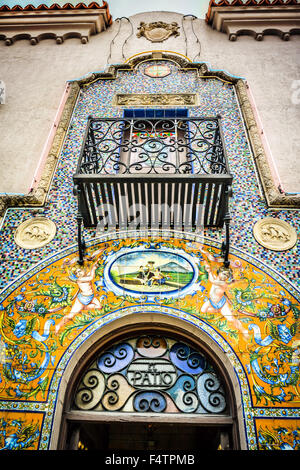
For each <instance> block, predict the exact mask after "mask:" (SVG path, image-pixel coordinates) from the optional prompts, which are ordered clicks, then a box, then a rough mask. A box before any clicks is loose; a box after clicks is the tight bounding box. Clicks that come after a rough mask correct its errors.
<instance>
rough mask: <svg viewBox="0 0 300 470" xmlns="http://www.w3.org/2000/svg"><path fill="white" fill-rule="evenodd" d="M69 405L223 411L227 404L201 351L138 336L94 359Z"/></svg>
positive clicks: (171, 342)
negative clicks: (71, 403) (116, 359)
mask: <svg viewBox="0 0 300 470" xmlns="http://www.w3.org/2000/svg"><path fill="white" fill-rule="evenodd" d="M112 357H119V358H120V360H121V362H120V361H115V360H111V358H112ZM108 358H109V360H107V359H108ZM104 364H105V365H104ZM73 407H74V408H75V409H80V410H85V411H88V410H96V411H112V412H115V411H118V412H121V411H127V412H137V413H139V412H144V413H145V412H152V413H164V412H166V413H180V412H181V413H198V414H209V413H214V414H220V413H226V409H227V404H226V396H225V392H224V389H223V386H222V383H221V379H220V377H218V376H217V374H216V372H215V371H214V368H213V367H212V365H211V364H210V363H209V361H208V360H207V358H206V357H204V356H203V354H202V353H200V352H199V351H196V350H194V349H193V348H191V347H190V346H188V345H187V344H185V343H182V342H178V341H176V340H174V339H171V338H165V337H159V336H152V335H143V336H141V337H139V338H133V339H130V340H128V341H126V342H123V343H119V344H117V345H115V346H113V347H112V348H110V349H109V350H108V351H105V352H103V353H102V354H101V355H100V356H98V357H97V358H96V359H95V360H94V362H93V363H92V364H91V367H90V368H89V369H88V371H86V372H85V373H84V374H83V376H82V378H81V380H80V383H79V386H78V388H77V391H76V393H75V397H74V404H73Z"/></svg>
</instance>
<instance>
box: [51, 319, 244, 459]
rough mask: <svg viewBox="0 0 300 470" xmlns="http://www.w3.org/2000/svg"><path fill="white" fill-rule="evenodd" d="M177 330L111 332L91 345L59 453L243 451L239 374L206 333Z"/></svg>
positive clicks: (70, 396)
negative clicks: (236, 379) (226, 364)
mask: <svg viewBox="0 0 300 470" xmlns="http://www.w3.org/2000/svg"><path fill="white" fill-rule="evenodd" d="M141 315H142V314H141ZM157 316H158V317H160V315H159V314H157ZM168 323H170V320H169V321H168ZM179 323H180V322H179ZM123 324H124V323H123ZM154 325H155V326H154ZM173 326H174V327H173V328H170V326H166V325H163V324H161V325H159V323H157V322H155V323H153V322H151V323H149V322H147V323H144V322H143V323H141V324H140V325H139V324H138V323H137V324H133V325H131V326H130V325H127V328H126V326H123V328H115V329H112V328H110V330H111V331H110V334H108V335H105V336H103V337H102V340H100V341H99V342H98V343H97V345H94V346H93V347H91V348H89V350H88V351H87V352H86V354H85V355H84V357H82V358H81V360H80V361H79V363H78V364H77V367H75V370H74V372H73V374H72V376H71V378H70V381H69V383H68V386H67V387H66V394H65V400H64V412H63V414H62V425H61V430H60V437H59V443H58V448H60V449H73V450H75V449H88V450H104V451H117V450H130V451H134V450H154V451H156V450H169V451H172V450H177V451H188V450H189V451H191V450H217V449H239V448H242V447H243V445H242V444H241V439H240V429H239V427H240V426H239V423H238V417H237V409H238V408H239V406H237V402H236V393H235V391H236V390H237V389H238V387H237V384H233V383H232V377H233V375H234V374H232V373H231V372H232V371H231V372H230V371H228V370H227V367H224V363H223V361H222V358H221V357H220V354H216V353H217V351H215V352H214V351H213V350H212V349H213V348H211V346H212V345H208V343H206V342H205V341H203V338H201V334H199V333H200V332H198V334H197V332H196V334H195V332H194V333H193V334H190V333H189V331H187V330H184V329H182V328H179V329H178V328H177V327H176V322H175V323H174V325H173ZM126 330H127V331H126ZM242 440H243V439H242Z"/></svg>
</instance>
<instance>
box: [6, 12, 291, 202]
mask: <svg viewBox="0 0 300 470" xmlns="http://www.w3.org/2000/svg"><path fill="white" fill-rule="evenodd" d="M130 20H131V22H129V21H127V20H125V19H124V20H122V22H121V24H120V23H119V22H118V21H116V22H114V23H113V24H112V26H111V27H110V28H109V29H108V30H107V31H105V32H102V33H100V34H98V35H96V36H92V37H91V38H90V41H89V43H88V44H81V43H80V41H79V39H69V40H67V41H65V42H64V43H63V44H62V45H57V44H56V43H55V41H54V40H50V39H48V40H44V41H41V42H40V43H39V44H38V45H36V46H32V45H30V43H29V41H27V40H21V41H18V42H16V43H15V44H14V45H12V46H10V47H7V46H6V45H5V44H4V42H3V41H0V79H1V80H3V81H4V82H5V84H6V104H4V105H0V135H1V139H0V174H1V183H0V192H2V193H3V192H8V193H27V192H28V190H29V188H30V184H31V182H32V179H33V175H34V173H35V170H36V168H37V165H38V162H39V160H40V158H41V155H42V152H43V148H44V145H45V143H46V140H47V136H48V134H49V132H50V131H51V126H52V123H53V121H54V118H55V115H56V112H57V109H58V106H59V103H60V100H61V98H62V95H63V93H64V88H65V84H66V81H67V80H70V79H76V78H80V77H82V76H83V75H86V74H88V73H89V72H93V71H100V70H103V69H104V68H105V66H106V64H107V62H108V59H109V63H111V64H113V63H121V62H124V60H125V58H126V59H127V58H129V57H130V56H132V55H134V54H136V53H138V52H144V51H150V50H157V49H158V50H161V49H163V50H167V51H174V52H178V53H181V54H184V55H187V56H188V57H189V58H190V59H192V60H193V59H195V60H196V61H198V62H199V61H204V62H208V63H209V64H210V66H211V67H212V69H223V70H226V71H227V72H229V73H231V74H233V75H237V76H241V77H244V78H246V79H247V81H248V83H249V85H250V87H251V90H252V93H253V96H254V99H255V102H256V105H257V108H258V112H259V115H260V117H261V119H262V124H263V128H264V134H265V136H266V137H267V140H268V142H269V145H270V149H271V154H272V156H273V159H274V161H275V164H276V167H277V170H278V174H279V178H280V180H281V183H282V185H283V188H284V190H285V191H287V192H296V191H300V185H299V173H300V172H299V163H298V161H297V156H298V155H299V152H300V136H299V132H298V128H299V124H298V123H299V119H300V103H299V104H297V99H296V100H295V99H294V100H293V93H294V97H295V90H293V89H292V86H293V84H294V86H295V83H296V85H297V82H295V81H296V80H299V76H300V57H299V45H300V36H292V37H291V40H290V41H287V42H286V41H282V40H281V39H280V38H278V37H276V36H269V37H265V38H264V40H263V41H260V42H258V41H255V40H254V39H253V38H252V37H246V36H244V37H240V38H239V39H238V40H237V41H236V42H230V41H229V40H228V38H227V36H226V35H225V34H223V33H219V32H217V31H214V30H212V29H211V28H210V27H209V26H208V25H207V24H206V23H205V21H204V20H200V19H197V20H195V21H192V20H191V17H186V18H185V19H184V17H183V16H182V15H180V14H177V13H168V12H152V13H144V14H138V15H135V16H133V17H131V18H130ZM159 20H161V21H166V22H173V21H176V22H177V23H178V24H179V26H180V36H178V37H177V38H174V37H173V38H170V39H168V40H167V41H164V42H163V43H151V42H150V41H148V40H146V39H145V38H137V37H136V33H137V27H138V26H139V24H140V22H141V21H145V22H151V21H159ZM131 25H132V26H131ZM132 27H133V30H132ZM118 31H119V34H118V35H117V33H118ZM193 31H194V32H195V34H196V35H197V37H198V40H199V41H200V45H199V42H197V39H196V37H195V35H194V32H193ZM132 32H133V34H132ZM116 35H117V36H116ZM114 38H115V39H114ZM113 39H114V42H113V44H111V41H112V40H113ZM125 41H126V42H125ZM124 43H125V44H124ZM200 46H201V51H200ZM199 52H200V55H199ZM109 56H110V57H109ZM124 57H125V58H124ZM293 101H294V102H293Z"/></svg>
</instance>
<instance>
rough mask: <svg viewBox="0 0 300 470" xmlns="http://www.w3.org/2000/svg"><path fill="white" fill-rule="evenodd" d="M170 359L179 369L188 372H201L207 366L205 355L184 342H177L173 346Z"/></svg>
mask: <svg viewBox="0 0 300 470" xmlns="http://www.w3.org/2000/svg"><path fill="white" fill-rule="evenodd" d="M170 359H171V361H172V362H173V364H175V366H176V367H178V369H180V370H182V371H183V372H187V373H188V374H200V373H201V372H203V370H205V367H206V360H205V357H203V356H202V355H201V354H199V353H198V352H196V351H195V350H193V349H191V348H190V347H189V346H187V345H186V344H184V343H175V344H174V345H173V346H172V348H171V350H170Z"/></svg>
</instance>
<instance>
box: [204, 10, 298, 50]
mask: <svg viewBox="0 0 300 470" xmlns="http://www.w3.org/2000/svg"><path fill="white" fill-rule="evenodd" d="M206 20H207V23H208V24H209V25H210V26H211V27H212V28H213V29H216V30H217V31H220V32H222V33H225V34H227V35H228V38H229V40H230V41H236V39H237V38H238V36H242V35H243V36H245V35H246V36H252V37H254V38H255V39H256V40H257V41H261V40H262V39H263V37H264V36H265V35H270V34H271V35H276V36H279V37H280V38H281V39H283V40H284V41H288V40H289V39H290V36H291V35H292V34H300V4H298V5H284V6H281V5H272V6H262V5H256V6H253V2H252V3H250V4H249V5H248V4H247V6H236V5H234V6H230V5H227V4H225V5H223V6H215V4H214V3H213V4H212V5H211V8H210V10H209V14H208V15H207V17H206Z"/></svg>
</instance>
